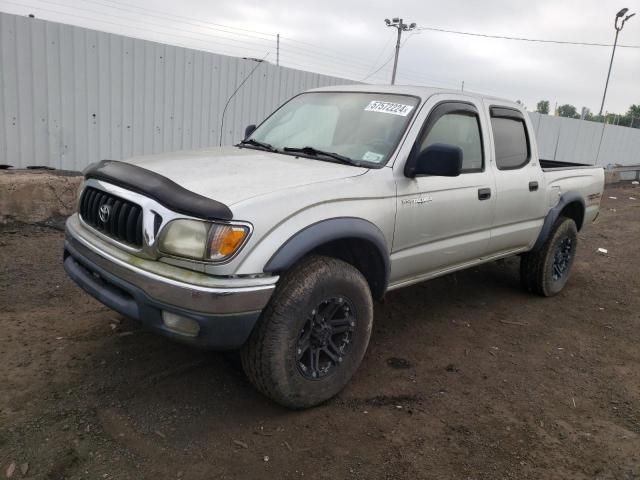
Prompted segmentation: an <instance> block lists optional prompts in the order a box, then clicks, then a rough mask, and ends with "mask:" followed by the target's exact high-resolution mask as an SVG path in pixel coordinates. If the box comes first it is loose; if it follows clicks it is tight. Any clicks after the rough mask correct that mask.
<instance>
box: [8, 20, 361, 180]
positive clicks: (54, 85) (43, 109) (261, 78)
mask: <svg viewBox="0 0 640 480" xmlns="http://www.w3.org/2000/svg"><path fill="white" fill-rule="evenodd" d="M256 65H258V63H257V62H256V61H254V60H244V59H241V58H236V57H228V56H224V55H216V54H213V53H208V52H202V51H197V50H190V49H186V48H180V47H175V46H170V45H163V44H159V43H154V42H148V41H145V40H138V39H133V38H129V37H124V36H120V35H113V34H109V33H103V32H97V31H94V30H87V29H84V28H79V27H73V26H69V25H62V24H59V23H54V22H48V21H44V20H38V19H32V18H27V17H19V16H16V15H10V14H6V13H0V164H10V165H13V166H15V167H26V166H28V165H46V166H51V167H55V168H63V169H68V170H81V169H82V168H84V167H85V166H86V165H88V164H89V163H91V162H93V161H96V160H100V159H105V158H109V159H116V160H117V159H122V158H127V157H130V156H132V155H138V154H149V153H158V152H166V151H173V150H183V149H191V148H199V147H205V146H212V145H218V143H219V141H220V136H221V128H224V131H223V132H222V143H223V144H228V143H231V142H233V141H238V140H239V139H241V138H242V136H243V133H244V128H245V127H246V125H247V124H249V123H256V122H258V121H260V120H262V119H263V118H264V117H265V116H266V115H268V114H269V113H270V112H271V111H272V110H273V109H274V108H275V107H277V106H278V105H279V104H280V103H282V102H283V101H284V100H285V99H287V98H289V97H291V96H293V95H295V94H296V93H298V92H301V91H303V90H306V89H309V88H314V87H319V86H325V85H336V84H345V83H353V82H351V81H348V80H344V79H340V78H334V77H329V76H325V75H319V74H316V73H310V72H303V71H300V70H293V69H290V68H283V67H276V66H274V65H272V64H270V63H268V62H262V63H260V64H259V66H258V67H257V69H256V71H255V72H254V74H253V75H252V76H251V78H250V79H249V80H248V81H247V83H246V84H245V85H244V86H243V87H242V90H241V91H240V92H239V93H238V95H237V96H236V97H234V99H233V100H232V101H231V103H230V104H229V108H228V109H227V112H226V114H225V118H224V126H223V127H222V126H221V113H222V111H223V109H224V106H225V104H226V102H227V100H228V98H229V97H230V96H231V95H232V93H233V92H234V90H235V89H236V88H237V86H238V85H239V84H240V83H241V82H242V81H243V80H244V79H245V78H246V76H247V75H248V74H249V73H250V72H251V70H252V69H253V68H254V67H256Z"/></svg>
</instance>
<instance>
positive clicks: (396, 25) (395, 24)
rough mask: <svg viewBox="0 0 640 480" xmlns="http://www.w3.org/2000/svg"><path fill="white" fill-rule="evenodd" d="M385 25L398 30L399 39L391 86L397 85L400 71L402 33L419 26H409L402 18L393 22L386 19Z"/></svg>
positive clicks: (396, 18)
mask: <svg viewBox="0 0 640 480" xmlns="http://www.w3.org/2000/svg"><path fill="white" fill-rule="evenodd" d="M384 23H386V24H387V27H393V28H395V29H397V30H398V39H397V41H396V57H395V59H394V60H393V74H392V75H391V85H395V83H396V71H397V70H398V57H399V56H400V39H401V38H402V32H410V31H411V30H413V29H414V28H416V26H417V25H416V24H415V23H412V24H410V25H407V24H406V23H404V22H403V21H402V19H401V18H398V17H395V18H394V19H393V20H389V19H388V18H385V19H384Z"/></svg>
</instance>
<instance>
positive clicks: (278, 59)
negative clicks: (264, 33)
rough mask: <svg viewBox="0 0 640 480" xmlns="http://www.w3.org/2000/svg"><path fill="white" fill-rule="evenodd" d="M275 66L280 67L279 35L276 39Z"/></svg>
mask: <svg viewBox="0 0 640 480" xmlns="http://www.w3.org/2000/svg"><path fill="white" fill-rule="evenodd" d="M276 65H277V66H280V34H278V35H277V37H276Z"/></svg>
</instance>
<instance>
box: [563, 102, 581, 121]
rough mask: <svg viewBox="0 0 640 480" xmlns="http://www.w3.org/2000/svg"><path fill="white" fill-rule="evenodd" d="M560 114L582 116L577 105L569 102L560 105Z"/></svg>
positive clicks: (570, 116)
mask: <svg viewBox="0 0 640 480" xmlns="http://www.w3.org/2000/svg"><path fill="white" fill-rule="evenodd" d="M558 116H559V117H567V118H580V114H579V113H578V111H577V110H576V107H574V106H573V105H569V104H568V103H566V104H564V105H560V106H559V107H558Z"/></svg>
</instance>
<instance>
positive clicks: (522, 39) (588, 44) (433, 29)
mask: <svg viewBox="0 0 640 480" xmlns="http://www.w3.org/2000/svg"><path fill="white" fill-rule="evenodd" d="M418 30H428V31H431V32H443V33H453V34H456V35H467V36H470V37H483V38H497V39H501V40H517V41H520V42H537V43H553V44H558V45H582V46H586V47H613V44H611V43H596V42H571V41H567V40H549V39H542V38H526V37H510V36H507V35H489V34H485V33H474V32H462V31H459V30H447V29H444V28H436V27H420V28H418ZM618 47H620V48H640V45H618Z"/></svg>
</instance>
